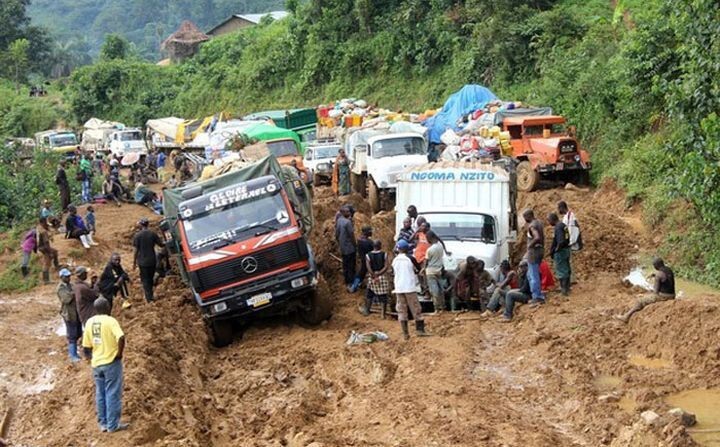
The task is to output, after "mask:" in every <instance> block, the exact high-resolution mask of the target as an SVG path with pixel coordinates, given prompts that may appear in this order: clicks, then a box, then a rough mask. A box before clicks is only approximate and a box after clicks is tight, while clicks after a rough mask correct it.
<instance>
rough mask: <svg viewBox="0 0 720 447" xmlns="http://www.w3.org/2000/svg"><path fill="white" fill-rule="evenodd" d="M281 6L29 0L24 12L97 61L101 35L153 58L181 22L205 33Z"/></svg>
mask: <svg viewBox="0 0 720 447" xmlns="http://www.w3.org/2000/svg"><path fill="white" fill-rule="evenodd" d="M283 7H284V1H283V0H167V1H157V0H132V1H127V0H32V3H31V4H30V7H29V8H28V13H29V15H30V16H31V17H32V19H33V22H34V23H36V24H38V25H40V26H44V27H46V28H47V29H48V30H49V31H50V33H51V34H52V35H53V36H54V37H55V38H56V40H58V41H59V42H60V43H61V45H63V46H66V47H70V48H71V49H73V50H74V51H77V52H79V53H80V54H81V55H90V56H93V57H94V56H97V55H98V53H99V51H100V47H101V46H102V43H103V41H104V40H105V35H106V34H108V33H115V34H119V35H121V36H123V37H125V38H126V39H128V40H129V41H130V42H132V43H133V44H134V46H135V48H136V50H137V52H138V54H139V55H141V56H143V57H146V58H149V59H153V58H154V59H157V58H158V56H159V53H160V44H161V43H162V41H163V40H165V38H166V37H167V36H168V35H169V34H171V33H172V32H173V31H175V29H177V27H178V26H179V25H180V23H182V21H183V20H192V21H193V22H195V23H196V24H197V25H198V26H199V27H200V29H201V30H203V31H208V30H209V29H210V28H212V27H213V26H215V25H216V24H218V23H220V22H221V21H223V20H225V19H226V18H228V17H229V16H230V15H232V14H248V13H260V12H268V11H275V10H278V9H283Z"/></svg>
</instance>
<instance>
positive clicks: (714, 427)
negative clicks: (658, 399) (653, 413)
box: [665, 388, 720, 447]
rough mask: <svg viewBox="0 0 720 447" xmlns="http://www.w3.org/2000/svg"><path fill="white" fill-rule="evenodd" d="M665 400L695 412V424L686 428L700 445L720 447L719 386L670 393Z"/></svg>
mask: <svg viewBox="0 0 720 447" xmlns="http://www.w3.org/2000/svg"><path fill="white" fill-rule="evenodd" d="M665 401H666V402H667V403H668V404H669V405H671V406H672V407H680V408H682V409H683V410H685V411H689V412H691V413H695V416H696V417H697V424H695V425H694V426H693V427H690V428H689V429H688V432H689V433H690V436H692V438H693V440H694V441H695V442H697V443H698V444H699V445H701V446H706V447H720V388H713V389H694V390H687V391H682V392H680V393H675V394H671V395H669V396H668V397H666V398H665Z"/></svg>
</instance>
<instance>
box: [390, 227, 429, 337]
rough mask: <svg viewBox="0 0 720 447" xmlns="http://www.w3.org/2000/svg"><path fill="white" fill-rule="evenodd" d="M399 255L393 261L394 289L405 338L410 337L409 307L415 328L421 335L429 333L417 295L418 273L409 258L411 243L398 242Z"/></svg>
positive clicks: (399, 319)
mask: <svg viewBox="0 0 720 447" xmlns="http://www.w3.org/2000/svg"><path fill="white" fill-rule="evenodd" d="M396 248H397V250H398V255H397V256H396V257H395V259H394V260H393V262H392V269H393V274H394V283H395V290H394V291H393V292H394V293H395V295H396V297H397V304H396V306H395V308H396V310H397V313H398V321H400V327H401V328H402V332H403V338H404V339H405V340H407V339H409V338H410V332H409V330H408V308H409V310H410V312H412V314H413V318H415V330H416V332H417V335H418V336H420V337H423V336H426V335H428V334H427V333H426V332H425V321H424V319H423V315H422V308H421V307H420V302H419V301H418V297H417V286H418V281H417V274H416V272H415V266H414V265H413V262H412V261H411V260H410V258H408V256H407V252H408V249H409V248H410V245H409V244H408V243H407V242H406V241H405V240H402V239H401V240H400V241H398V243H397V247H396Z"/></svg>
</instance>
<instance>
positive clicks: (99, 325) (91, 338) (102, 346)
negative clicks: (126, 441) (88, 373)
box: [82, 297, 128, 433]
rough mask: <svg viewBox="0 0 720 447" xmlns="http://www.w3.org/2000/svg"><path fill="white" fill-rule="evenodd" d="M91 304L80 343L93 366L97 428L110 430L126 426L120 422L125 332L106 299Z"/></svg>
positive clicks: (114, 430) (117, 429)
mask: <svg viewBox="0 0 720 447" xmlns="http://www.w3.org/2000/svg"><path fill="white" fill-rule="evenodd" d="M93 306H94V307H95V313H96V315H95V316H94V317H92V318H90V319H89V320H88V321H87V325H86V327H85V333H84V334H83V339H82V345H83V348H84V352H85V358H86V359H88V360H90V365H91V366H92V369H93V379H94V380H95V406H96V408H97V417H98V424H99V425H100V430H101V431H104V432H105V431H106V432H110V433H112V432H116V431H120V430H126V429H127V428H128V424H126V423H123V422H120V415H121V413H122V391H123V365H122V357H123V352H124V351H125V334H124V333H123V330H122V328H121V327H120V324H119V323H118V321H117V320H116V319H115V318H113V317H111V316H110V303H109V302H108V300H106V299H105V298H102V297H101V298H98V299H97V300H95V302H94V303H93Z"/></svg>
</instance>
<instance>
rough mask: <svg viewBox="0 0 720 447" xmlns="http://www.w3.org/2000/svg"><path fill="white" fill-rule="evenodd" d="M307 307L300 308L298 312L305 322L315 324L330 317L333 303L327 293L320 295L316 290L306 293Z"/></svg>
mask: <svg viewBox="0 0 720 447" xmlns="http://www.w3.org/2000/svg"><path fill="white" fill-rule="evenodd" d="M307 300H308V304H309V308H307V309H303V308H300V310H299V311H298V313H299V314H300V319H301V320H302V321H303V323H305V324H309V325H312V326H316V325H318V324H320V323H322V322H323V321H325V320H327V319H328V318H330V316H331V315H332V308H333V303H332V301H331V299H330V296H329V295H321V294H320V293H318V291H317V290H313V291H311V292H309V293H308V296H307Z"/></svg>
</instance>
